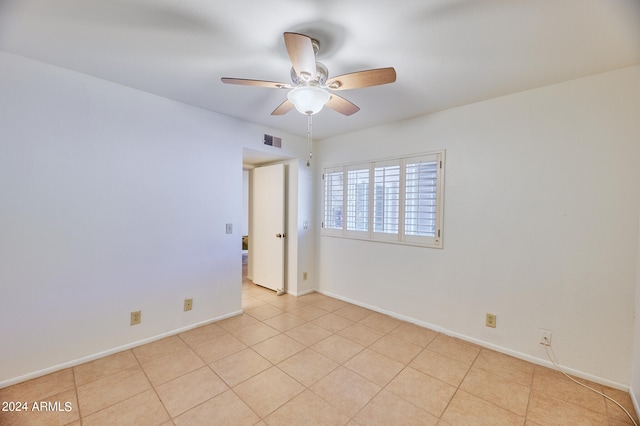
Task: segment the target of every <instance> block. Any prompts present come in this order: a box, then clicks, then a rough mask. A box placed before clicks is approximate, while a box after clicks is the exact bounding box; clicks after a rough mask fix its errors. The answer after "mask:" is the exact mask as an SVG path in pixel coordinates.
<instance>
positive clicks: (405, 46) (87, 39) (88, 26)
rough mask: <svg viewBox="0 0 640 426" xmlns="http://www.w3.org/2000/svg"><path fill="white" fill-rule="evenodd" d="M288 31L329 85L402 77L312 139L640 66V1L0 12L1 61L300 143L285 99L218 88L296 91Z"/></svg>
mask: <svg viewBox="0 0 640 426" xmlns="http://www.w3.org/2000/svg"><path fill="white" fill-rule="evenodd" d="M285 31H297V32H302V33H305V34H308V35H310V36H313V37H315V38H318V39H319V40H320V43H321V47H320V52H319V54H318V59H319V60H320V61H321V62H323V63H324V64H325V65H326V66H327V67H328V68H329V75H330V76H336V75H339V74H344V73H349V72H354V71H359V70H363V69H369V68H380V67H387V66H393V67H395V69H396V71H397V75H398V77H397V81H396V83H394V84H389V85H385V86H378V87H370V88H363V89H357V90H350V91H343V92H340V95H342V96H344V97H346V98H347V99H349V100H350V101H352V102H354V103H355V104H357V105H358V106H360V108H361V110H360V112H358V113H356V114H354V115H353V116H351V117H344V116H342V115H340V114H338V113H336V112H334V111H332V110H329V109H327V108H325V109H323V111H321V112H320V113H319V114H317V115H316V116H314V138H316V139H321V138H324V137H328V136H332V135H336V134H340V133H344V132H348V131H353V130H357V129H362V128H366V127H370V126H373V125H377V124H381V123H386V122H391V121H396V120H400V119H404V118H409V117H414V116H417V115H422V114H426V113H429V112H433V111H438V110H442V109H446V108H450V107H454V106H458V105H463V104H468V103H472V102H476V101H480V100H484V99H489V98H493V97H496V96H501V95H505V94H509V93H514V92H519V91H523V90H527V89H531V88H535V87H540V86H544V85H548V84H553V83H557V82H562V81H566V80H570V79H574V78H578V77H583V76H587V75H591V74H595V73H600V72H604V71H608V70H613V69H616V68H621V67H626V66H630V65H634V64H638V63H640V0H402V1H399V0H366V1H365V0H341V1H338V0H323V1H320V0H296V1H293V0H268V1H255V0H253V1H250V0H0V49H2V50H5V51H7V52H10V53H15V54H18V55H22V56H25V57H29V58H33V59H37V60H40V61H43V62H47V63H50V64H54V65H57V66H60V67H64V68H68V69H71V70H76V71H79V72H82V73H86V74H90V75H93V76H96V77H100V78H103V79H105V80H110V81H113V82H116V83H119V84H123V85H125V86H129V87H133V88H136V89H139V90H143V91H146V92H150V93H154V94H157V95H160V96H163V97H166V98H170V99H175V100H177V101H180V102H184V103H187V104H191V105H195V106H198V107H201V108H204V109H208V110H211V111H216V112H220V113H223V114H227V115H230V116H233V117H238V118H241V119H244V120H249V121H252V122H255V123H259V124H263V125H266V126H270V127H273V128H276V129H280V130H283V131H287V132H290V133H294V134H298V135H301V136H306V131H307V123H306V118H305V117H304V116H302V115H301V114H299V113H297V112H295V111H291V112H289V114H287V115H286V116H280V117H274V116H271V115H270V113H271V111H272V110H273V109H274V108H275V107H276V106H278V105H279V104H280V103H281V102H282V101H283V100H284V99H285V98H286V92H285V91H284V90H278V89H266V88H257V87H244V86H234V85H225V84H222V83H221V81H220V77H223V76H224V77H239V78H251V79H264V80H272V81H283V82H290V77H289V72H290V67H291V64H290V62H289V59H288V56H287V53H286V50H285V46H284V41H283V38H282V33H283V32H285ZM0 78H1V71H0Z"/></svg>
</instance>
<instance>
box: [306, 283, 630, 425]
mask: <svg viewBox="0 0 640 426" xmlns="http://www.w3.org/2000/svg"><path fill="white" fill-rule="evenodd" d="M316 291H317V292H318V293H321V294H324V295H325V296H329V297H333V298H335V299H339V300H342V301H345V302H348V303H351V304H354V305H357V306H361V307H363V308H367V309H370V310H372V311H375V312H379V313H381V314H385V315H389V316H390V317H393V318H397V319H399V320H402V321H407V322H410V323H412V324H416V325H419V326H421V327H425V328H428V329H430V330H433V331H436V332H438V333H442V334H445V335H447V336H451V337H455V338H458V339H460V340H464V341H465V342H469V343H473V344H476V345H478V346H482V347H483V348H487V349H491V350H494V351H496V352H500V353H503V354H506V355H510V356H513V357H515V358H519V359H522V360H524V361H527V362H530V363H532V364H536V365H541V366H543V367H547V368H551V369H554V370H555V367H554V365H553V364H552V363H551V361H547V360H545V359H543V358H538V357H535V356H532V355H529V354H524V353H522V352H517V351H514V350H511V349H508V348H505V347H502V346H498V345H494V344H493V343H488V342H485V341H483V340H479V339H475V338H473V337H469V336H465V335H464V334H460V333H456V332H453V331H450V330H447V329H445V328H442V327H440V326H437V325H435V324H430V323H427V322H424V321H420V320H417V319H415V318H412V317H408V316H406V315H401V314H398V313H396V312H393V311H388V310H386V309H381V308H379V307H377V306H372V305H368V304H366V303H362V302H359V301H357V300H352V299H349V298H348V297H342V296H340V295H337V294H333V293H331V292H328V291H321V290H316ZM540 350H541V351H544V349H543V348H542V346H541V347H540ZM560 367H562V369H563V370H564V371H565V372H566V373H568V374H570V375H573V376H576V377H579V378H581V379H585V380H589V381H591V382H594V383H599V384H601V385H604V386H608V387H610V388H614V389H618V390H621V391H625V392H629V393H631V388H630V387H629V385H624V384H622V383H618V382H614V381H611V380H608V379H605V378H602V377H599V376H594V375H592V374H589V373H585V372H584V371H580V370H575V369H573V368H569V367H565V366H563V365H561V366H560ZM631 399H632V401H633V405H634V408H635V409H636V412H640V410H639V409H638V408H639V407H638V403H637V401H636V398H635V396H634V395H633V394H632V393H631Z"/></svg>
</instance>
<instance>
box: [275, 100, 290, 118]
mask: <svg viewBox="0 0 640 426" xmlns="http://www.w3.org/2000/svg"><path fill="white" fill-rule="evenodd" d="M292 109H293V104H292V103H291V102H290V101H289V99H287V100H285V101H284V102H283V103H281V104H280V105H279V106H278V108H276V109H274V110H273V112H272V113H271V115H284V114H286V113H288V112H289V111H291V110H292Z"/></svg>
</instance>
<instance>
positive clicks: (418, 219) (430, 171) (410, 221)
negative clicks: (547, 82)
mask: <svg viewBox="0 0 640 426" xmlns="http://www.w3.org/2000/svg"><path fill="white" fill-rule="evenodd" d="M441 161H442V160H441V156H440V154H435V155H428V156H421V157H413V158H407V159H405V185H404V240H405V241H408V242H423V243H426V244H429V245H437V244H438V243H439V236H438V234H439V233H440V229H439V223H440V217H439V211H440V210H442V209H441V208H440V207H441V206H440V203H439V199H440V185H439V183H440V179H439V177H440V165H441Z"/></svg>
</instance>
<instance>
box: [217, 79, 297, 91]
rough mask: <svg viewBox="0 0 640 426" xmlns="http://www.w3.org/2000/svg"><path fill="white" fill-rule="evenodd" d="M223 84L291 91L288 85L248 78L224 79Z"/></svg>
mask: <svg viewBox="0 0 640 426" xmlns="http://www.w3.org/2000/svg"><path fill="white" fill-rule="evenodd" d="M221 80H222V82H223V83H226V84H239V85H241V86H255V87H269V88H272V89H290V88H291V85H290V84H287V83H278V82H276V81H266V80H250V79H246V78H229V77H222V78H221Z"/></svg>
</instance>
